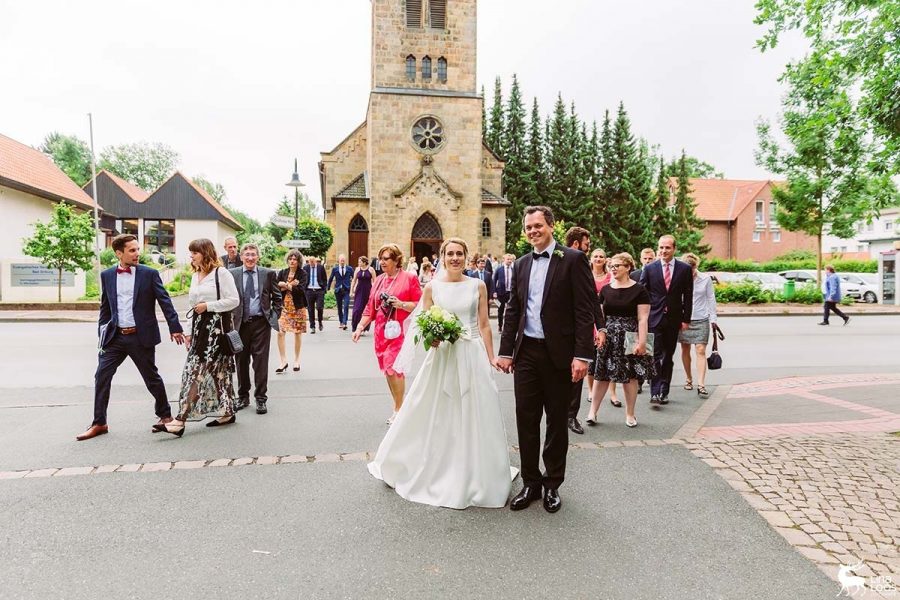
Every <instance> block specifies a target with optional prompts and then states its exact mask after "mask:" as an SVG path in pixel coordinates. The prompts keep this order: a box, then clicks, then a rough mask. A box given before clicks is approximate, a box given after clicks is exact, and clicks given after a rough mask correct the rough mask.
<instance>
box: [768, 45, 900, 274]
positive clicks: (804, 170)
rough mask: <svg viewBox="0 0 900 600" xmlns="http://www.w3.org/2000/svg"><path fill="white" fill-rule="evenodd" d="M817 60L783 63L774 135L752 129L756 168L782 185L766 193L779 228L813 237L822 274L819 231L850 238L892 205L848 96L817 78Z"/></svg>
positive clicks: (892, 194) (890, 189)
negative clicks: (775, 208) (780, 108)
mask: <svg viewBox="0 0 900 600" xmlns="http://www.w3.org/2000/svg"><path fill="white" fill-rule="evenodd" d="M815 56H816V55H812V56H811V57H807V58H806V59H804V60H803V61H801V62H798V63H796V64H794V65H790V66H789V67H788V70H787V71H786V73H785V80H786V82H787V83H788V86H789V87H788V93H787V95H786V96H785V98H784V100H783V103H782V104H783V109H784V112H783V115H782V123H781V128H780V129H781V131H780V133H781V134H782V135H783V137H784V138H785V139H786V140H787V145H786V146H782V145H781V144H780V143H779V142H778V141H777V140H776V139H775V137H774V135H773V134H772V131H771V126H770V125H769V124H768V123H767V122H765V121H761V122H760V123H759V124H758V126H757V129H758V133H759V148H758V150H757V152H756V161H757V163H758V164H759V165H760V166H764V167H766V168H767V169H768V170H769V171H771V172H773V173H775V174H777V175H780V176H781V177H783V178H785V179H786V180H787V183H786V184H785V185H778V186H775V187H774V188H773V191H772V195H773V199H774V200H775V202H777V206H778V212H777V215H778V223H779V224H780V225H781V226H782V227H784V228H785V229H787V230H789V231H802V232H804V233H806V234H808V235H811V236H815V237H816V239H817V241H818V243H817V244H816V247H817V256H818V260H817V266H818V268H819V270H821V268H822V233H823V231H824V230H825V229H826V228H828V229H830V231H831V233H832V234H834V235H836V236H838V237H852V235H853V227H854V224H855V223H857V222H858V221H861V220H864V219H868V218H871V217H872V216H873V215H875V214H877V213H878V211H879V210H880V209H882V208H884V207H886V206H889V205H890V204H891V203H893V202H895V201H896V199H897V189H896V187H895V186H894V184H893V183H892V182H891V179H890V176H889V174H887V173H886V172H885V171H884V170H883V169H882V168H881V167H879V166H877V165H876V164H875V163H877V161H876V160H875V159H876V156H877V155H878V154H879V152H878V150H877V149H876V147H875V142H874V141H873V140H872V139H871V136H870V135H868V133H869V132H868V128H867V126H866V124H865V123H864V122H863V119H862V117H861V116H860V113H859V111H858V110H857V108H856V106H855V104H854V100H853V96H852V94H851V93H850V92H849V91H848V90H847V89H846V88H845V86H844V85H843V83H842V82H841V81H837V80H831V81H824V80H822V79H821V74H822V72H823V69H825V70H826V71H827V69H828V67H823V66H822V65H820V64H819V62H820V61H821V60H825V58H824V57H822V56H819V57H818V58H814V57H815Z"/></svg>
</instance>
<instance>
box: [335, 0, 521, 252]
mask: <svg viewBox="0 0 900 600" xmlns="http://www.w3.org/2000/svg"><path fill="white" fill-rule="evenodd" d="M476 17H477V0H372V78H371V92H370V93H369V106H368V111H367V114H366V120H365V121H364V122H363V123H362V124H361V125H359V126H358V127H357V128H356V129H354V130H353V131H352V132H351V133H350V135H348V136H347V137H346V138H344V140H343V141H341V142H340V143H339V144H338V145H337V146H335V148H334V149H333V150H331V151H330V152H323V153H322V154H321V161H320V162H319V181H320V185H321V189H322V205H323V208H324V209H325V220H326V221H327V222H328V224H329V225H331V226H332V228H333V229H334V244H333V245H332V247H331V250H329V253H328V257H327V258H328V260H329V262H334V260H335V258H336V257H337V256H338V255H340V254H346V255H347V259H348V261H349V264H351V265H353V266H356V261H357V259H358V258H359V257H360V256H368V257H371V256H372V255H373V254H374V253H376V252H378V249H379V248H380V247H381V245H382V244H384V243H388V242H393V243H396V244H397V245H399V246H400V248H401V249H402V250H403V251H404V253H405V255H406V256H407V257H408V256H415V257H416V258H417V259H418V260H419V262H420V263H421V259H422V257H424V256H429V257H430V256H431V255H432V254H437V252H438V248H439V247H440V244H441V242H442V241H443V240H444V239H445V238H448V237H461V238H463V239H465V240H466V241H467V242H468V244H469V249H470V251H472V252H479V253H482V254H486V253H491V254H493V255H494V256H497V255H501V254H502V253H503V252H504V249H505V247H506V209H507V207H508V206H509V202H508V201H507V200H506V199H505V198H503V195H502V189H501V177H502V175H503V166H504V164H503V160H502V159H501V158H500V157H498V156H497V155H496V154H494V152H493V151H492V150H491V149H490V148H488V147H487V146H486V145H485V143H484V140H483V139H482V131H481V127H482V126H481V115H482V103H483V98H482V97H481V96H480V95H479V93H478V92H477V90H476V87H477V83H476V74H475V65H476V26H477V18H476Z"/></svg>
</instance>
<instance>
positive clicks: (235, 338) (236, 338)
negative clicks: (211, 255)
mask: <svg viewBox="0 0 900 600" xmlns="http://www.w3.org/2000/svg"><path fill="white" fill-rule="evenodd" d="M220 299H221V292H220V291H219V269H216V300H220ZM219 314H220V315H221V318H222V331H223V332H224V333H225V350H226V351H227V352H229V353H230V354H240V353H241V352H243V351H244V342H242V341H241V334H240V333H238V332H237V331H235V330H234V323H233V322H232V319H231V313H230V312H224V313H219Z"/></svg>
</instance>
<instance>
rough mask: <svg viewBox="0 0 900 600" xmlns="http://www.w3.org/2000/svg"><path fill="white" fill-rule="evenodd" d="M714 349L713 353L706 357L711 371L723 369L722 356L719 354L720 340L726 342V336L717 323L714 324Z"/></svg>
mask: <svg viewBox="0 0 900 600" xmlns="http://www.w3.org/2000/svg"><path fill="white" fill-rule="evenodd" d="M712 336H713V347H712V353H711V354H710V355H709V356H707V357H706V366H707V367H709V369H710V370H711V371H715V370H716V369H721V368H722V356H721V355H720V354H719V340H723V341H724V340H725V334H724V333H722V330H721V329H720V328H719V326H718V325H717V324H715V323H713V324H712Z"/></svg>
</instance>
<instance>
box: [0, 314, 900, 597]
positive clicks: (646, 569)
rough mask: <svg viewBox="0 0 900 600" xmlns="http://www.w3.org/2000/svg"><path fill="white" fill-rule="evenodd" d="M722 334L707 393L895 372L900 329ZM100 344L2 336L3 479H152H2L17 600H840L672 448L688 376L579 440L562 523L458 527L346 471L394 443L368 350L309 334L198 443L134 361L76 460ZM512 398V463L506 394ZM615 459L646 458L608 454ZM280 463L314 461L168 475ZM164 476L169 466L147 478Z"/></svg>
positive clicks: (469, 518) (33, 328)
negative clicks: (104, 599)
mask: <svg viewBox="0 0 900 600" xmlns="http://www.w3.org/2000/svg"><path fill="white" fill-rule="evenodd" d="M722 326H723V328H724V329H725V331H726V335H727V336H728V339H727V340H726V342H725V344H723V347H722V351H723V356H724V359H725V365H726V368H725V369H723V370H722V371H721V372H718V373H716V374H715V375H714V376H713V377H712V378H711V379H710V381H709V383H711V384H714V383H726V384H733V383H743V382H752V381H756V380H760V379H769V378H773V377H782V376H797V375H807V374H817V373H831V372H834V371H836V370H839V371H840V372H843V373H855V372H864V373H886V372H887V373H890V372H896V371H897V366H898V363H897V356H900V352H898V350H900V342H898V340H900V318H896V317H877V316H867V317H859V318H855V319H854V320H853V321H852V322H851V324H850V325H849V326H848V327H830V328H824V327H817V326H816V325H815V320H814V319H811V318H809V317H802V318H794V317H784V318H765V317H762V318H752V317H745V318H739V319H738V318H735V319H724V320H723V322H722ZM93 334H94V328H93V327H91V326H90V325H86V324H77V323H72V324H67V323H53V324H14V323H3V324H0V339H3V340H4V344H3V345H2V348H0V388H2V391H0V417H2V418H0V439H2V440H3V443H2V444H0V471H14V470H23V469H28V470H36V469H45V468H52V469H56V468H63V467H95V466H102V465H128V464H132V463H134V464H144V465H145V467H144V470H143V471H142V472H135V473H98V472H96V471H95V472H94V473H93V474H90V475H82V476H73V477H63V476H55V477H46V478H42V477H34V478H32V477H31V476H29V477H28V478H25V479H15V480H2V479H0V505H2V506H4V507H8V509H7V510H4V511H2V512H0V530H2V531H4V533H5V534H6V535H4V536H2V538H0V539H2V543H0V564H3V565H4V569H2V570H0V590H3V593H2V594H0V596H2V597H4V598H7V597H9V598H48V597H63V598H88V597H96V595H97V593H98V590H100V591H102V592H103V594H104V595H106V596H108V597H112V598H176V597H177V598H184V597H221V598H247V597H259V598H337V597H340V598H381V597H395V598H413V597H415V598H421V597H448V598H449V597H452V598H468V597H472V598H475V597H478V598H482V597H484V596H487V595H491V596H495V597H498V598H507V597H509V598H523V597H539V596H550V595H553V596H555V597H561V598H613V599H616V598H622V599H632V598H667V599H668V598H674V599H680V598H729V599H731V598H738V599H741V598H748V599H749V598H754V599H756V598H784V597H792V598H809V599H819V598H828V597H833V596H834V595H835V594H836V593H837V590H838V588H836V587H835V584H834V583H833V582H832V581H831V580H829V579H828V577H827V576H826V575H825V574H824V573H823V572H822V571H820V570H819V569H817V568H816V566H815V565H814V564H813V563H812V562H810V561H809V560H807V559H806V558H804V556H803V555H801V554H799V553H797V552H795V551H794V550H793V549H792V548H791V546H790V545H789V544H788V543H787V541H786V540H785V539H784V538H783V537H782V535H780V534H779V533H778V532H776V531H774V530H773V528H772V527H770V526H769V524H768V523H767V522H766V521H765V520H764V519H763V518H761V517H760V516H759V515H758V514H757V512H756V511H755V510H754V508H753V507H752V506H751V505H750V504H748V503H747V501H745V500H744V499H743V498H742V497H741V496H740V495H739V494H738V493H736V492H735V491H734V490H733V489H732V487H731V486H729V484H728V483H727V482H726V481H725V480H723V479H722V478H721V477H719V476H718V475H716V473H715V471H713V470H712V469H710V468H709V466H707V465H706V464H704V463H703V462H701V461H700V460H699V459H698V458H696V457H694V456H692V454H691V453H690V452H689V450H688V449H686V448H684V447H683V445H681V444H679V443H673V442H671V441H669V442H667V441H665V440H668V439H669V438H672V437H673V436H674V435H675V433H676V432H677V431H678V430H679V429H680V428H681V427H682V426H683V425H684V424H685V422H686V421H688V419H689V418H690V417H691V415H692V414H693V413H694V412H695V411H696V409H697V408H699V407H700V406H701V401H700V400H699V398H698V397H697V395H696V393H695V392H686V391H683V390H681V389H680V382H681V381H683V375H677V376H676V384H677V387H676V391H675V393H674V394H673V397H674V401H673V403H672V404H670V405H669V406H668V407H666V408H665V409H663V410H655V411H651V410H650V409H649V408H647V406H646V404H643V403H642V404H641V405H640V406H639V409H638V419H639V421H640V426H639V427H638V428H636V429H634V430H631V429H628V428H626V427H624V425H623V424H622V418H623V415H622V413H621V412H620V411H619V410H618V409H614V408H612V407H610V406H609V405H608V404H606V405H604V407H603V410H602V411H601V421H602V423H601V425H599V426H598V427H596V428H592V429H589V430H588V433H587V434H586V435H585V436H583V437H581V436H579V437H577V438H576V436H572V438H573V439H571V440H570V441H571V442H573V443H575V442H579V443H583V444H585V445H588V446H590V448H591V449H583V450H582V449H578V448H573V449H572V450H571V452H570V468H569V477H568V479H567V482H566V484H565V486H564V487H563V488H562V494H563V500H564V503H565V504H564V508H563V510H562V511H561V512H560V513H559V514H556V515H547V514H546V513H544V511H543V510H542V509H541V508H540V507H538V506H534V507H532V508H531V509H529V510H528V511H525V512H524V513H512V512H510V511H508V510H497V511H491V510H471V509H470V510H467V511H451V510H443V509H435V508H432V507H427V506H420V505H415V504H411V503H408V502H405V501H402V500H401V499H399V498H398V497H397V496H396V495H395V494H394V493H393V492H391V491H390V490H389V489H387V488H385V487H384V486H383V485H382V484H380V483H378V482H376V481H374V480H372V479H371V478H370V477H369V476H368V475H367V473H366V471H365V457H364V455H358V456H357V457H356V458H353V457H352V456H347V457H345V460H344V461H343V462H331V461H332V460H337V454H342V453H360V452H363V453H364V452H366V451H372V450H374V449H375V448H376V447H377V445H378V442H379V441H380V438H381V437H382V436H383V434H384V425H383V420H384V418H385V417H386V416H387V414H388V412H389V400H388V395H387V393H386V387H385V385H384V382H383V380H382V379H381V378H380V376H379V374H378V372H377V370H376V368H375V365H374V359H373V358H372V355H371V347H370V345H371V339H368V340H366V341H365V342H364V343H362V344H360V345H354V344H352V343H350V342H349V341H348V339H347V338H348V337H349V336H348V335H347V334H345V333H344V332H340V331H338V330H337V329H336V327H334V325H333V324H332V325H331V327H330V328H329V329H327V330H326V331H325V332H324V335H322V334H317V335H315V336H309V335H308V336H304V355H303V371H302V372H301V373H300V375H299V376H298V375H295V374H293V373H291V374H290V375H287V376H283V377H281V376H279V377H276V376H274V375H273V376H272V377H271V380H272V385H271V391H270V397H271V400H270V413H269V414H268V415H265V416H257V415H255V414H252V413H250V414H247V413H246V411H245V412H243V413H241V414H240V416H239V420H238V424H237V425H236V426H235V427H229V428H225V429H224V430H222V431H215V430H209V429H206V428H204V427H202V426H197V425H194V426H192V427H191V428H190V429H189V431H188V432H187V433H186V434H185V436H184V437H183V438H181V439H176V438H172V437H169V436H160V435H152V434H150V433H149V425H150V423H152V422H153V420H154V417H153V415H152V410H151V401H150V400H149V396H148V395H147V393H146V391H145V390H144V389H143V387H142V386H141V385H140V379H139V377H138V375H137V373H136V370H135V369H134V367H133V366H131V365H130V364H126V365H125V366H123V368H122V371H121V373H120V374H119V376H117V378H116V385H115V386H114V390H113V402H112V406H111V411H110V418H111V433H110V434H109V435H107V436H103V437H101V438H98V439H96V440H92V441H90V442H86V443H76V442H75V441H74V440H73V436H74V434H75V433H77V432H78V431H80V430H82V429H83V428H84V427H85V426H86V425H87V423H88V422H89V420H90V415H91V398H92V389H91V387H90V385H91V380H92V374H93V369H94V366H95V361H96V355H95V351H94V350H93V344H94V340H93ZM274 356H277V354H276V353H274V348H273V357H274ZM183 357H184V350H183V349H181V348H178V347H176V346H174V344H171V343H164V344H163V345H161V346H160V347H159V364H160V367H161V371H162V373H163V376H164V378H165V380H166V381H167V382H168V383H169V384H170V385H169V392H170V394H171V396H172V398H173V399H174V398H175V397H177V385H176V384H177V382H178V379H179V375H180V368H181V363H182V361H183ZM276 360H277V359H275V358H273V361H272V365H273V367H274V366H275V362H276ZM678 370H679V369H678V365H677V363H676V372H678ZM497 381H498V384H499V387H500V389H501V401H502V403H503V407H504V418H505V420H506V427H507V431H508V433H509V442H510V444H511V445H514V444H515V443H516V439H515V427H514V417H513V397H512V392H511V388H512V380H511V378H510V377H507V376H501V375H498V376H497ZM644 401H646V397H644ZM729 410H730V409H729ZM744 412H746V410H745V411H744ZM582 414H583V413H582ZM733 417H734V415H733V414H732V413H724V414H723V416H722V417H721V418H720V419H719V421H712V422H711V424H712V425H715V424H721V423H726V422H728V421H727V419H729V418H732V419H733ZM638 440H644V441H645V442H644V443H641V442H639V441H638ZM588 442H599V443H601V444H605V446H604V447H602V448H598V447H597V446H596V445H594V444H587V443H588ZM617 442H625V443H629V444H640V446H639V447H610V446H613V445H615V443H617ZM651 444H652V445H655V447H649V446H650V445H651ZM270 456H272V457H274V456H282V457H284V456H294V457H297V459H298V460H303V461H307V460H308V459H306V458H305V457H314V458H315V462H312V464H309V463H308V462H304V463H301V464H278V465H269V466H267V465H264V464H259V465H257V464H254V465H251V466H243V467H239V466H228V467H222V468H214V467H211V466H208V467H203V468H197V469H189V470H178V469H171V468H170V466H171V463H176V462H177V461H212V460H216V459H222V458H231V459H233V458H238V457H270ZM511 456H512V459H513V462H514V463H517V462H518V459H517V456H516V454H515V452H512V454H511ZM258 462H260V463H262V462H265V461H264V460H263V459H260V460H259V461H258ZM149 463H162V464H164V465H166V466H165V469H166V470H165V472H144V471H146V469H147V468H151V467H150V466H147V465H149ZM180 464H184V466H191V465H190V463H179V465H180ZM202 464H204V463H200V466H202ZM207 464H208V463H207ZM176 466H178V465H176ZM195 466H197V465H195ZM88 470H90V469H88ZM76 471H77V470H76ZM51 472H55V471H51ZM48 473H49V472H48ZM36 474H37V475H40V474H41V472H40V471H38V472H37V473H36ZM45 474H46V473H45ZM515 487H518V483H517V484H516V486H515ZM254 550H256V551H258V552H254Z"/></svg>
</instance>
